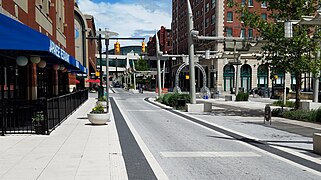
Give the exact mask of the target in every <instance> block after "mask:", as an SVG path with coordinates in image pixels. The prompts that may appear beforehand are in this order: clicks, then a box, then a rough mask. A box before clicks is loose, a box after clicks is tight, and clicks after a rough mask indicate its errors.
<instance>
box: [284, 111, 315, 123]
mask: <svg viewBox="0 0 321 180" xmlns="http://www.w3.org/2000/svg"><path fill="white" fill-rule="evenodd" d="M312 114H313V112H312V111H306V110H296V111H285V112H283V113H282V117H285V118H289V119H295V120H304V121H309V120H310V121H311V120H312V118H313V117H312V116H313V115H312Z"/></svg>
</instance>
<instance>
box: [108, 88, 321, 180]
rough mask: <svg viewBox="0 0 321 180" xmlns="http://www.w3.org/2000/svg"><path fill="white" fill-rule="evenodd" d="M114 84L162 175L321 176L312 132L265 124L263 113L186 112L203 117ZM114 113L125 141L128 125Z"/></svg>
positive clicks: (149, 158) (132, 126)
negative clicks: (307, 134)
mask: <svg viewBox="0 0 321 180" xmlns="http://www.w3.org/2000/svg"><path fill="white" fill-rule="evenodd" d="M114 90H115V92H116V93H115V94H112V98H113V100H114V102H115V104H116V105H117V106H118V108H119V109H120V112H121V113H122V115H123V117H124V119H125V121H126V122H127V124H128V127H129V129H130V130H131V132H132V133H133V135H134V137H135V139H136V141H137V143H138V145H139V147H140V149H141V150H142V152H143V154H144V155H145V157H146V160H147V161H148V162H149V165H150V167H151V169H153V171H154V173H155V176H156V177H157V178H158V179H165V178H168V179H320V175H321V173H320V170H321V169H320V167H321V166H320V162H321V161H320V156H317V155H315V154H312V153H311V150H312V138H311V137H305V136H301V135H298V134H294V133H289V132H286V131H282V130H278V129H275V128H270V127H267V126H263V123H262V117H254V116H252V117H246V116H242V117H240V116H236V115H232V116H231V115H228V114H227V115H224V114H215V113H210V114H208V113H207V114H195V113H194V114H191V113H183V115H185V116H186V117H193V118H194V119H199V120H200V122H203V123H199V122H197V121H195V120H194V121H193V120H190V119H186V118H183V117H182V116H180V115H178V114H177V113H176V114H174V113H172V112H170V111H168V110H166V109H163V108H160V107H157V106H155V105H153V104H151V103H149V102H147V101H146V100H144V98H145V97H150V96H151V95H152V94H132V93H128V92H125V91H123V90H122V89H119V88H115V89H114ZM153 95H154V94H153ZM112 105H113V104H112ZM113 108H114V107H113ZM216 109H217V110H221V111H222V108H216ZM113 111H114V113H115V110H113ZM214 112H215V109H214ZM114 116H115V121H116V126H117V130H118V132H119V139H120V144H121V145H122V144H123V143H122V137H121V133H120V132H121V131H122V128H123V127H120V126H119V124H118V123H117V121H119V119H118V115H116V114H114ZM204 122H205V123H204ZM208 124H210V125H208ZM258 142H259V143H258ZM131 148H133V147H132V146H128V147H124V146H123V145H122V150H123V156H124V160H125V164H126V167H127V166H128V164H127V163H128V162H127V161H126V157H125V156H126V155H125V154H126V153H125V152H124V151H127V153H130V152H131ZM125 149H126V150H125ZM293 154H296V155H298V154H299V156H301V154H302V156H304V158H306V159H309V160H311V161H312V164H311V161H307V160H306V159H304V158H302V159H300V158H299V159H297V158H296V156H293ZM303 154H305V155H303ZM313 156H314V157H313ZM306 166H309V167H310V168H308V167H306ZM127 172H128V176H129V177H130V176H131V175H130V171H129V170H128V168H127ZM147 172H148V171H147ZM137 173H139V171H137ZM147 174H148V173H147ZM152 176H153V175H152V174H151V177H152ZM141 178H144V176H143V177H141ZM146 179H150V178H146Z"/></svg>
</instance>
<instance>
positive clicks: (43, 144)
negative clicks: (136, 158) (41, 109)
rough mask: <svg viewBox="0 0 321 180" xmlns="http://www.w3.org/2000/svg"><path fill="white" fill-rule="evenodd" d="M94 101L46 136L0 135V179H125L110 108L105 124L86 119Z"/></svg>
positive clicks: (86, 104) (84, 105)
mask: <svg viewBox="0 0 321 180" xmlns="http://www.w3.org/2000/svg"><path fill="white" fill-rule="evenodd" d="M95 102H96V100H95V98H89V99H88V101H86V102H85V103H84V104H83V105H81V106H80V108H79V109H77V110H76V111H75V112H74V113H73V114H72V115H71V116H69V117H68V118H67V119H66V120H65V121H64V122H63V123H62V124H61V125H60V126H59V127H57V129H56V130H54V131H53V132H52V133H51V134H50V135H49V136H46V135H6V136H2V137H0V144H1V146H0V162H1V164H0V179H10V180H12V179H46V180H47V179H95V180H97V179H104V180H105V179H128V178H127V172H126V168H125V163H124V160H123V156H122V151H121V148H120V144H119V139H118V134H117V130H116V126H115V123H114V119H113V115H112V112H111V122H109V123H108V125H102V126H93V125H91V124H90V123H89V121H88V119H87V113H88V112H90V111H91V109H92V108H93V107H94V105H95ZM110 109H111V108H110Z"/></svg>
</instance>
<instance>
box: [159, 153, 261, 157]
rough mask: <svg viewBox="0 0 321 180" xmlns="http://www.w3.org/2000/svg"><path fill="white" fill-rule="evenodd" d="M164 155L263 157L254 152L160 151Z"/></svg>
mask: <svg viewBox="0 0 321 180" xmlns="http://www.w3.org/2000/svg"><path fill="white" fill-rule="evenodd" d="M160 153H161V155H162V156H163V157H172V158H174V157H176V158H188V157H192V158H195V157H261V155H259V154H256V153H254V152H202V151H199V152H160Z"/></svg>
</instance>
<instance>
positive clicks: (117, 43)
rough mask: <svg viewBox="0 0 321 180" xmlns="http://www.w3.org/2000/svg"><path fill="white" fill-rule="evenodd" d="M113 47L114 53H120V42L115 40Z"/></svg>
mask: <svg viewBox="0 0 321 180" xmlns="http://www.w3.org/2000/svg"><path fill="white" fill-rule="evenodd" d="M114 48H115V55H119V54H120V44H119V42H118V41H116V43H115V44H114Z"/></svg>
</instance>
